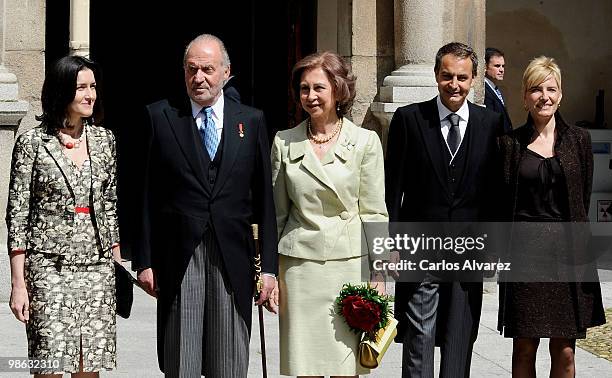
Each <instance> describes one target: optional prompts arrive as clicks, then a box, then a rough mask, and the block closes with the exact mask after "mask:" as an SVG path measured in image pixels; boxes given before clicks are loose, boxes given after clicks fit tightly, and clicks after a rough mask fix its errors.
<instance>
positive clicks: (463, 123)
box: [436, 95, 470, 162]
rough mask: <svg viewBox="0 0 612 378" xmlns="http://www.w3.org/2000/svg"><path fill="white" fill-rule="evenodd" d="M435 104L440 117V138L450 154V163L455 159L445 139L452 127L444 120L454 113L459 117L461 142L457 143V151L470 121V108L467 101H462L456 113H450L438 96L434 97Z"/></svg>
mask: <svg viewBox="0 0 612 378" xmlns="http://www.w3.org/2000/svg"><path fill="white" fill-rule="evenodd" d="M436 102H437V103H438V116H439V117H440V130H441V131H442V137H444V143H445V144H446V148H448V152H450V154H451V162H452V161H453V159H454V158H455V154H453V153H452V152H451V149H450V147H449V146H448V141H447V140H446V138H447V137H448V132H449V130H450V128H451V127H452V125H451V123H450V121H449V120H448V119H447V118H446V117H448V115H449V114H451V113H455V114H457V115H458V116H459V135H461V141H460V142H459V146H458V147H457V151H459V148H460V147H461V144H463V139H465V138H464V137H465V130H467V124H468V121H469V119H470V108H469V107H468V102H467V100H465V101H463V105H461V107H460V108H459V110H457V111H456V112H452V111H450V110H449V109H448V108H447V107H446V106H444V104H443V103H442V100H440V95H438V97H436Z"/></svg>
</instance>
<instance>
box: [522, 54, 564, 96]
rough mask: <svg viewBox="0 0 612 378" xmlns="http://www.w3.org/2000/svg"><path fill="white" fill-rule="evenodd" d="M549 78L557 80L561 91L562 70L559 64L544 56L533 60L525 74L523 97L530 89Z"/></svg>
mask: <svg viewBox="0 0 612 378" xmlns="http://www.w3.org/2000/svg"><path fill="white" fill-rule="evenodd" d="M549 76H552V77H553V78H555V80H556V81H557V85H558V86H559V90H561V69H560V68H559V66H558V65H557V62H555V60H554V59H553V58H549V57H547V56H544V55H542V56H539V57H537V58H534V59H532V60H531V62H529V65H528V66H527V68H526V69H525V72H524V73H523V96H525V93H527V91H528V90H529V89H530V88H533V87H536V86H538V85H540V84H541V83H542V82H544V81H545V80H546V78H547V77H549Z"/></svg>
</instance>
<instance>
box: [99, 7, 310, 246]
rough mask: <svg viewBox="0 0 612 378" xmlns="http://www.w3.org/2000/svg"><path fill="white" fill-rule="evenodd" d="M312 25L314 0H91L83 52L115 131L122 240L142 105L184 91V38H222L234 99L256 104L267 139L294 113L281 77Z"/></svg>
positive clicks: (305, 45) (303, 47) (306, 49)
mask: <svg viewBox="0 0 612 378" xmlns="http://www.w3.org/2000/svg"><path fill="white" fill-rule="evenodd" d="M129 9H133V10H129ZM315 31H316V0H289V1H265V2H263V1H255V0H244V1H223V2H213V1H201V0H175V1H173V2H171V3H168V2H148V3H147V5H146V6H142V7H140V8H134V7H130V8H124V7H120V8H118V7H117V5H116V3H115V2H109V1H101V0H98V1H96V0H92V1H91V37H90V38H91V47H90V48H91V57H92V59H93V60H95V61H96V62H97V63H99V64H100V65H101V66H102V70H103V73H104V88H103V91H104V92H103V95H104V106H105V113H106V118H105V126H106V127H108V128H110V129H113V130H114V131H115V134H116V135H117V137H118V146H119V154H120V161H119V164H120V166H119V169H120V180H119V183H120V193H119V194H120V197H119V198H120V202H121V204H120V209H121V210H122V211H121V230H122V239H123V240H124V242H125V241H126V240H128V241H129V237H126V236H129V234H130V228H129V226H130V225H131V224H133V223H134V221H137V220H135V219H131V218H130V214H132V213H133V211H130V207H131V206H132V205H133V204H134V203H137V202H138V199H137V198H134V194H133V193H132V192H131V191H132V190H134V185H133V183H134V180H135V178H136V177H137V175H138V171H139V156H140V155H141V151H142V150H141V147H140V145H141V144H140V143H139V142H140V135H141V129H140V123H141V117H142V111H143V109H144V106H145V105H146V104H149V103H151V102H154V101H157V100H160V99H163V98H168V97H172V98H177V97H184V96H185V88H184V85H185V84H184V80H183V69H182V58H183V52H184V51H183V50H184V48H185V46H186V45H187V43H188V42H189V41H190V40H191V39H193V38H194V37H196V36H197V35H199V34H202V33H211V34H215V35H216V36H218V37H219V38H221V39H222V40H223V41H224V43H225V44H226V48H227V50H228V53H229V55H230V59H231V62H232V74H233V75H235V76H236V79H237V89H238V91H239V92H240V95H241V98H242V102H243V103H245V104H247V105H251V106H254V107H257V108H259V109H262V110H263V111H264V113H265V115H266V119H267V124H268V131H269V134H270V139H271V138H272V136H273V135H274V133H275V132H276V131H278V130H280V129H286V128H287V127H290V126H293V125H294V124H295V121H296V117H297V118H299V117H301V114H300V113H299V112H297V109H296V107H295V106H294V105H293V100H292V98H291V96H290V89H289V88H290V87H289V76H290V73H291V67H292V66H293V64H294V63H295V62H296V61H297V60H298V59H299V58H301V57H303V56H304V55H306V54H308V53H311V52H313V51H315V48H316V35H315ZM123 244H124V245H125V244H127V243H123ZM122 249H123V248H122ZM125 252H126V253H127V254H129V247H128V249H127V250H126V251H125Z"/></svg>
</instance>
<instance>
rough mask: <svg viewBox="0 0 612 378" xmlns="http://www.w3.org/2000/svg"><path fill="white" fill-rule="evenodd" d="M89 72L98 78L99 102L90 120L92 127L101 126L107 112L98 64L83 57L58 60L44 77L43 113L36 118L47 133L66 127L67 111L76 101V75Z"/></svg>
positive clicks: (95, 105)
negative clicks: (104, 106)
mask: <svg viewBox="0 0 612 378" xmlns="http://www.w3.org/2000/svg"><path fill="white" fill-rule="evenodd" d="M84 69H90V70H91V71H92V72H93V73H94V77H95V78H96V101H95V102H94V109H93V114H92V116H91V117H89V118H88V119H87V121H88V122H89V123H91V124H93V123H95V124H97V125H99V124H101V123H102V120H103V118H104V111H103V108H102V85H101V83H102V73H101V71H100V68H99V67H98V65H97V64H95V63H94V62H92V61H91V60H89V59H87V58H84V57H82V56H76V55H72V56H65V57H63V58H61V59H59V60H57V61H56V62H55V63H54V64H53V65H52V66H51V67H50V68H49V69H48V70H47V74H46V75H45V82H44V83H43V87H42V93H41V96H40V100H41V103H42V110H43V113H42V114H41V115H40V116H36V120H37V121H40V122H41V126H42V127H43V128H45V129H46V131H47V133H49V134H55V133H56V132H57V130H59V129H61V128H63V127H64V122H65V119H66V118H67V116H68V114H67V109H68V106H69V105H70V103H71V102H72V101H73V100H74V97H75V93H76V83H77V75H78V74H79V72H80V71H81V70H84Z"/></svg>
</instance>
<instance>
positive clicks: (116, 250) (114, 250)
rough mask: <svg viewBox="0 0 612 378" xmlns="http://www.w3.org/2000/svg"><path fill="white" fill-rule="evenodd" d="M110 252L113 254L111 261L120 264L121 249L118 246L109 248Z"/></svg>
mask: <svg viewBox="0 0 612 378" xmlns="http://www.w3.org/2000/svg"><path fill="white" fill-rule="evenodd" d="M111 251H112V253H113V259H114V260H115V261H117V262H118V263H120V262H121V247H119V244H116V245H113V247H112V248H111Z"/></svg>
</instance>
